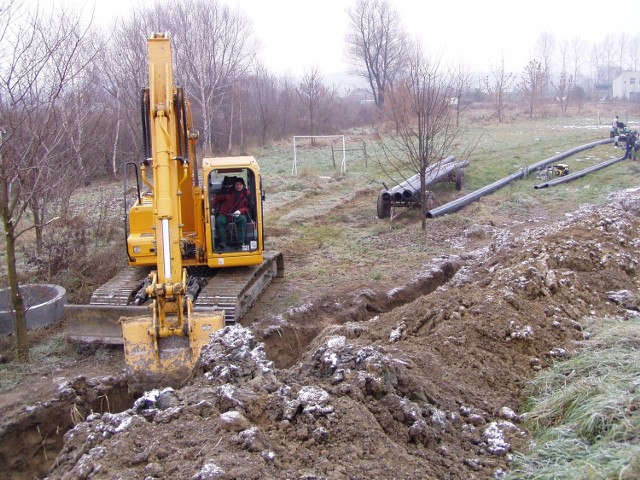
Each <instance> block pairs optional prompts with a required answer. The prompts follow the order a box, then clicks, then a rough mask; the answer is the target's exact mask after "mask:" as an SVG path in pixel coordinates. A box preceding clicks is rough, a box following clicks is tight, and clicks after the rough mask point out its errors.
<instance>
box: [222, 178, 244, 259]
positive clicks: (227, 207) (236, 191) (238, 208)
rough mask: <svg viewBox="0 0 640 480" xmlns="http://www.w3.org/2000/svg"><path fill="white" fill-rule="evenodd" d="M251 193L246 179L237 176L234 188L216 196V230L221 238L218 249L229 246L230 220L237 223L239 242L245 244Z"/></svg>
mask: <svg viewBox="0 0 640 480" xmlns="http://www.w3.org/2000/svg"><path fill="white" fill-rule="evenodd" d="M249 195H250V194H249V190H247V189H246V187H245V184H244V179H243V178H242V177H236V179H235V182H234V184H233V188H232V189H231V190H230V191H229V192H224V193H220V194H218V195H216V196H215V199H214V200H213V208H214V211H215V212H217V215H216V230H217V231H218V235H219V239H220V242H219V243H218V245H217V249H218V250H225V249H226V247H227V225H228V224H229V222H233V223H235V226H236V232H237V235H238V242H239V243H240V244H241V245H244V244H245V238H246V233H247V221H248V219H249V205H250V202H249Z"/></svg>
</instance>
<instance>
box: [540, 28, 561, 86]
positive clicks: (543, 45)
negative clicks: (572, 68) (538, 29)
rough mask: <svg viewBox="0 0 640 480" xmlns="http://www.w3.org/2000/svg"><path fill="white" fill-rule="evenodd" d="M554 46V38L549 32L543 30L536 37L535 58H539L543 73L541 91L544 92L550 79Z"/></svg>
mask: <svg viewBox="0 0 640 480" xmlns="http://www.w3.org/2000/svg"><path fill="white" fill-rule="evenodd" d="M555 48H556V39H555V37H554V35H553V33H551V32H547V31H544V32H542V33H541V34H540V36H539V37H538V41H537V44H536V55H535V57H536V58H539V59H540V60H539V61H540V66H541V69H542V74H543V75H544V79H543V82H544V85H543V88H542V93H543V94H544V93H546V92H547V91H548V90H549V83H550V81H551V72H552V69H553V65H552V61H553V52H554V50H555Z"/></svg>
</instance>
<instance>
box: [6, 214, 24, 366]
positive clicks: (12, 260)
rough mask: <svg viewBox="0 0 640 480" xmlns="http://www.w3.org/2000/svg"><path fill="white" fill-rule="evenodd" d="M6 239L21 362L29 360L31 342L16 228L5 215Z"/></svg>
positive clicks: (17, 356)
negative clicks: (18, 264) (21, 281)
mask: <svg viewBox="0 0 640 480" xmlns="http://www.w3.org/2000/svg"><path fill="white" fill-rule="evenodd" d="M2 220H3V223H4V229H5V232H6V235H5V239H6V243H7V253H6V259H7V276H8V277H9V287H10V289H11V307H12V308H13V312H14V317H15V318H14V320H15V325H14V333H15V335H16V358H17V359H18V361H19V362H26V361H28V360H29V343H28V342H27V317H26V311H25V308H24V300H23V298H22V294H21V293H20V284H19V281H18V270H17V268H16V243H15V228H14V226H13V224H12V223H11V220H10V219H7V218H5V217H3V219H2Z"/></svg>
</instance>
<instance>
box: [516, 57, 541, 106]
mask: <svg viewBox="0 0 640 480" xmlns="http://www.w3.org/2000/svg"><path fill="white" fill-rule="evenodd" d="M545 79H546V75H545V72H544V69H543V67H542V63H540V61H539V60H535V59H534V60H530V61H529V63H528V64H527V65H526V66H525V67H524V72H523V74H522V83H521V84H520V90H521V92H522V96H523V98H524V100H525V102H526V103H527V109H528V110H529V118H532V117H533V111H534V110H535V108H536V106H537V105H538V104H539V103H540V100H541V99H542V95H543V93H544V88H545Z"/></svg>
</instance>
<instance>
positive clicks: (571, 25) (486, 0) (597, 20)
mask: <svg viewBox="0 0 640 480" xmlns="http://www.w3.org/2000/svg"><path fill="white" fill-rule="evenodd" d="M28 1H33V2H34V3H36V2H37V1H38V0H28ZM60 1H64V2H71V3H75V4H84V5H88V6H89V8H90V7H91V6H92V5H93V3H94V1H95V3H96V12H97V14H98V17H99V18H100V23H101V24H103V23H105V22H106V21H107V19H110V18H113V17H114V16H116V15H124V16H126V15H127V12H129V11H130V10H131V9H132V6H133V5H135V4H136V3H138V2H139V0H60ZM218 1H220V2H221V3H224V4H227V5H230V6H232V7H237V8H238V9H239V10H240V11H242V12H243V13H244V14H245V15H247V16H248V17H249V18H250V19H251V21H252V23H253V27H254V30H255V32H256V35H257V37H258V38H259V40H260V41H261V43H262V50H261V52H260V53H261V58H262V61H263V63H264V64H265V65H266V66H267V67H268V68H269V69H270V70H271V71H273V72H275V73H277V74H285V73H290V74H292V75H294V76H301V75H303V74H304V73H305V72H306V71H308V70H309V69H311V68H312V67H315V68H317V69H318V71H319V72H320V73H321V74H332V73H335V72H342V71H346V70H347V68H348V67H347V64H346V63H345V58H344V53H345V35H346V31H347V28H348V20H347V15H346V12H345V11H346V9H347V8H348V7H350V6H352V5H353V4H354V3H355V1H354V0H218ZM40 3H41V4H42V0H41V1H40ZM142 3H151V0H147V2H142ZM390 3H391V5H392V6H393V7H394V8H395V9H396V10H397V11H398V12H399V14H400V17H401V19H402V22H403V25H404V26H405V28H406V30H407V32H408V33H409V35H410V36H411V37H413V38H418V39H420V40H421V42H422V44H423V47H424V48H425V50H426V51H427V52H428V53H431V54H441V55H442V57H443V58H444V59H446V60H450V61H451V63H454V64H457V63H459V62H464V64H465V65H467V66H469V67H470V68H472V69H479V70H485V71H486V70H488V68H489V66H490V65H493V66H496V65H498V64H499V63H500V60H501V58H502V57H504V60H505V64H506V66H507V68H508V69H510V70H512V71H514V72H522V70H523V69H524V66H525V65H526V63H527V62H528V61H529V60H530V59H531V57H532V53H533V49H534V46H535V44H536V41H537V39H538V38H539V36H540V34H541V33H542V32H544V31H547V32H551V33H553V35H554V37H555V39H556V43H559V42H560V41H561V40H563V39H566V40H570V39H572V38H574V37H575V36H578V37H580V38H581V39H583V40H584V41H586V42H588V43H589V44H590V45H592V44H595V43H598V42H600V41H602V40H603V39H604V38H605V37H606V36H607V35H617V34H619V33H621V32H625V33H626V34H627V35H628V36H629V37H633V36H636V35H638V34H639V33H640V27H639V26H640V22H639V21H638V15H640V13H639V12H637V11H636V10H637V9H636V8H632V3H629V2H622V3H616V2H599V3H593V2H581V1H576V0H536V1H533V2H514V1H504V0H459V1H457V2H444V1H441V0H431V1H426V0H391V1H390ZM85 8H86V7H85ZM585 60H587V59H586V58H585Z"/></svg>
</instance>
